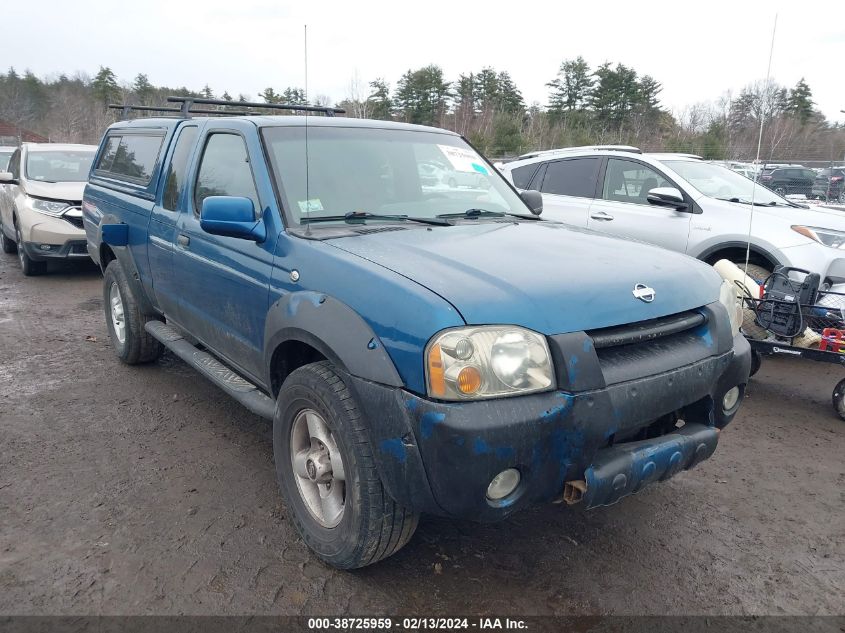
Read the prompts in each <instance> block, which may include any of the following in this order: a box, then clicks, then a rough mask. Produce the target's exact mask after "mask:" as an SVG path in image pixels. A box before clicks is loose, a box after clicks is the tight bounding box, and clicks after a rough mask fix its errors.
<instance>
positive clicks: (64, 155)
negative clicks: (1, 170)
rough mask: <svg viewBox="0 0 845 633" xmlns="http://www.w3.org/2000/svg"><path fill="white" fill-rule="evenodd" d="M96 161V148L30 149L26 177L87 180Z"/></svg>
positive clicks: (71, 180)
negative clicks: (40, 150)
mask: <svg viewBox="0 0 845 633" xmlns="http://www.w3.org/2000/svg"><path fill="white" fill-rule="evenodd" d="M93 161H94V150H67V151H56V150H51V151H42V152H39V151H37V150H35V151H30V152H28V153H27V155H26V177H27V178H28V179H29V180H38V181H41V182H85V181H86V180H88V172H89V171H90V169H91V163H92V162H93Z"/></svg>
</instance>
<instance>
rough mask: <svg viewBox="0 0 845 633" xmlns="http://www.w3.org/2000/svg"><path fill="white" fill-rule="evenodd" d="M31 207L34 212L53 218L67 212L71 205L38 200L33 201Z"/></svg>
mask: <svg viewBox="0 0 845 633" xmlns="http://www.w3.org/2000/svg"><path fill="white" fill-rule="evenodd" d="M30 206H31V207H32V210H33V211H37V212H38V213H43V214H44V215H52V216H56V217H58V216H60V215H61V214H62V213H64V212H65V210H66V209H68V208H69V207H70V205H69V204H68V203H66V202H56V201H53V200H38V199H35V198H33V199H31V201H30Z"/></svg>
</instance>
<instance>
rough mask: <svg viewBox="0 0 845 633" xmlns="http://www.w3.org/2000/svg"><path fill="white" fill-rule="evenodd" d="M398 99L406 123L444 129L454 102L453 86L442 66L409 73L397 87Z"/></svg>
mask: <svg viewBox="0 0 845 633" xmlns="http://www.w3.org/2000/svg"><path fill="white" fill-rule="evenodd" d="M394 98H395V101H396V104H397V106H398V107H399V109H400V110H401V111H402V116H403V118H404V119H405V121H407V122H409V123H418V124H421V125H440V121H441V119H442V117H443V115H444V114H445V112H446V109H447V107H448V105H449V99H450V98H451V92H450V83H449V82H448V81H445V80H444V78H443V70H442V69H441V68H440V67H439V66H435V65H430V66H425V67H424V68H420V69H418V70H409V71H407V72H406V73H405V74H404V75H402V78H401V79H400V80H399V83H398V84H397V85H396V94H395V97H394Z"/></svg>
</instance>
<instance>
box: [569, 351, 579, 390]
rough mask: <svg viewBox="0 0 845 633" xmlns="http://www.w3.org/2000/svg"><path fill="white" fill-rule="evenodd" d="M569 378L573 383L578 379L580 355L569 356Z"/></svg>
mask: <svg viewBox="0 0 845 633" xmlns="http://www.w3.org/2000/svg"><path fill="white" fill-rule="evenodd" d="M569 380H570V381H571V382H573V383H574V382H575V381H577V380H578V357H577V356H575V355H574V354H573V355H572V356H570V357H569Z"/></svg>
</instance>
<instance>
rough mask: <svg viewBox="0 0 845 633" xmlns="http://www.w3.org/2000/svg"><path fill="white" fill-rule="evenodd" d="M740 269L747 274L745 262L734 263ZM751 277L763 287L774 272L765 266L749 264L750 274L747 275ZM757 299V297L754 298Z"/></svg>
mask: <svg viewBox="0 0 845 633" xmlns="http://www.w3.org/2000/svg"><path fill="white" fill-rule="evenodd" d="M734 263H735V264H736V265H737V266H739V269H740V270H742V271H743V272H745V262H744V261H743V262H734ZM746 274H747V275H748V276H749V277H751V278H752V279H753V280H754V281H756V282H757V284H758V285H760V286H762V285H763V282H765V281H766V278H767V277H768V276H769V275H771V274H772V271H771V270H769V269H768V268H766V267H765V266H760V265H759V264H748V272H747V273H746ZM754 298H755V299H756V298H757V297H754Z"/></svg>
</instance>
